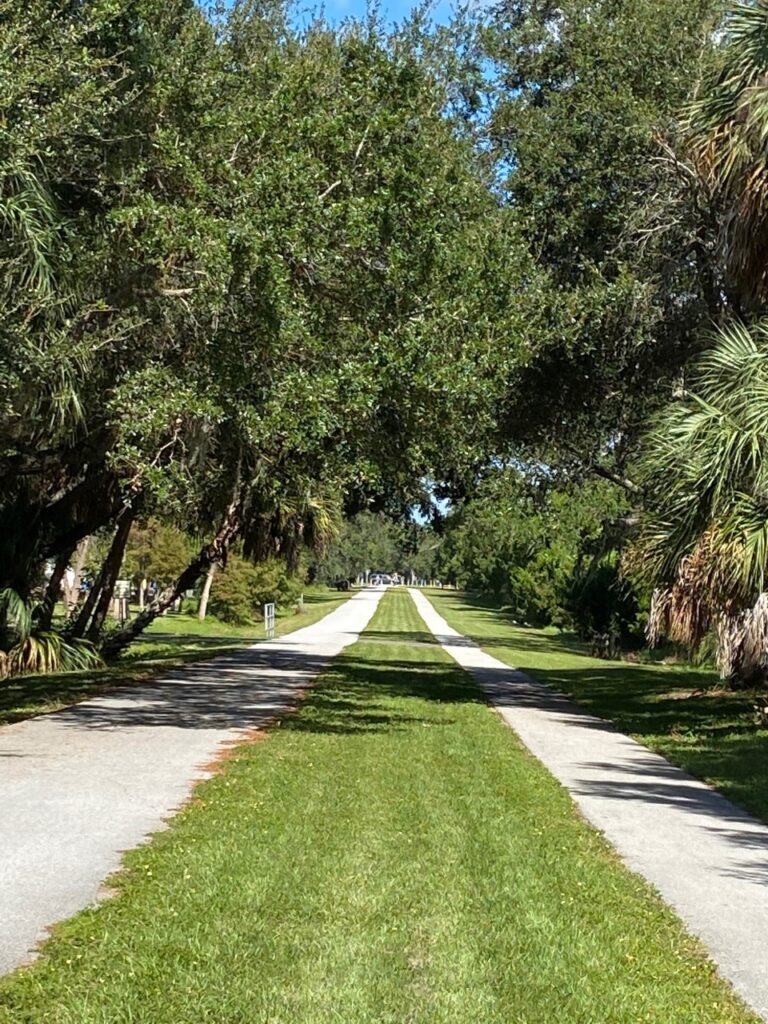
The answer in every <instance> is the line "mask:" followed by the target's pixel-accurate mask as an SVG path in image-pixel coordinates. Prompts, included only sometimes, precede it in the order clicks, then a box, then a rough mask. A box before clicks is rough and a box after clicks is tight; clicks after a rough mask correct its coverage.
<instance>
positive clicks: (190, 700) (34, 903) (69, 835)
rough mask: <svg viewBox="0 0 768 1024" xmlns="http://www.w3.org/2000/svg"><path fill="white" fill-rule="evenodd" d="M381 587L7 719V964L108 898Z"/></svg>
mask: <svg viewBox="0 0 768 1024" xmlns="http://www.w3.org/2000/svg"><path fill="white" fill-rule="evenodd" d="M382 593H383V589H382V590H365V591H361V592H360V593H359V594H356V595H355V597H353V598H351V600H349V601H347V602H345V604H343V605H341V606H340V607H339V608H337V609H336V610H335V611H333V612H331V613H330V614H329V615H327V616H326V617H325V618H324V619H321V620H320V622H317V623H315V624H314V625H312V626H306V627H305V628H303V629H299V630H297V631H296V632H294V633H291V634H289V635H287V636H284V637H282V638H280V639H279V640H271V641H266V642H264V643H260V644H256V645H255V646H254V647H252V648H250V649H248V650H244V651H242V652H240V651H238V652H236V653H235V654H233V655H227V656H224V657H220V658H216V659H215V660H214V661H209V662H206V663H197V664H194V665H189V666H186V667H185V668H181V669H177V670H175V671H174V672H172V673H169V674H168V675H166V676H163V677H162V678H160V679H158V680H155V681H153V682H152V683H151V684H146V685H139V686H129V687H125V688H123V689H121V690H120V691H119V692H115V693H113V694H112V695H107V696H103V697H97V698H95V699H93V700H88V701H85V702H83V703H81V704H75V705H73V706H72V707H70V708H67V709H65V710H63V711H59V712H56V713H54V714H50V715H44V716H41V717H38V718H33V719H30V720H28V721H26V722H20V723H18V724H17V725H10V726H7V727H6V728H4V729H0V973H3V972H6V971H9V970H11V969H12V968H13V967H16V966H18V965H19V964H20V963H22V962H24V961H26V960H28V959H29V954H30V951H31V950H32V949H33V948H34V946H35V945H36V943H37V942H39V941H40V939H42V938H44V937H45V933H46V928H47V927H48V926H50V925H51V924H53V923H55V922H56V921H61V920H63V919H64V918H67V917H70V916H71V915H72V914H74V913H76V912H77V911H78V910H81V909H82V908H83V907H85V906H88V905H89V904H90V903H92V902H93V901H94V900H95V899H97V898H98V896H99V895H100V891H101V886H102V883H103V881H104V879H105V878H107V877H108V876H109V875H110V874H111V873H112V872H114V871H115V870H116V869H117V868H119V866H120V860H121V853H122V851H124V850H127V849H130V848H131V847H134V846H136V845H138V844H139V843H140V842H142V840H143V839H144V838H145V837H146V836H147V835H148V834H149V833H151V832H153V831H155V830H157V829H158V828H160V827H161V826H162V825H163V823H164V821H165V820H166V819H167V817H168V816H169V815H170V814H172V813H173V811H174V810H176V809H177V808H178V807H179V805H180V804H181V803H183V801H184V800H185V799H186V798H187V797H188V796H189V794H190V792H191V790H192V787H193V786H194V784H195V782H197V781H199V780H200V779H202V778H205V777H206V776H207V775H209V774H210V770H206V769H205V768H204V767H203V766H204V765H206V764H207V763H208V762H210V761H211V760H212V759H214V758H215V757H216V755H217V753H219V752H220V751H221V749H222V745H223V744H227V743H232V742H236V741H237V740H238V739H242V738H243V737H244V735H246V733H245V731H246V730H252V729H255V728H259V727H262V726H264V725H266V724H268V723H269V721H270V720H271V719H272V718H273V717H274V716H275V715H276V714H277V713H279V712H281V711H284V710H285V709H286V708H288V707H290V706H291V705H292V704H293V703H294V702H295V701H296V699H297V697H298V695H299V694H300V693H301V691H302V690H303V689H304V688H305V687H306V686H307V684H308V683H309V682H310V681H311V680H312V679H313V678H314V677H315V676H316V675H317V673H318V672H319V671H320V670H321V669H322V668H324V667H325V666H326V665H327V664H328V662H329V661H330V660H331V659H332V658H333V657H335V656H336V655H337V654H338V653H339V652H340V651H341V650H343V648H344V647H346V646H347V645H348V644H351V643H353V642H354V641H355V640H357V638H358V635H359V633H360V632H361V630H363V629H364V628H365V627H366V625H367V624H368V622H369V620H370V618H371V616H372V615H373V613H374V611H375V609H376V605H377V604H378V602H379V599H380V598H381V595H382Z"/></svg>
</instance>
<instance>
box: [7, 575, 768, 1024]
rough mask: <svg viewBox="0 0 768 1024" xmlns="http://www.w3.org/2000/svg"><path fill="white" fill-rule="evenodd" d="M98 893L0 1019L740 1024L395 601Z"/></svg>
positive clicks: (217, 1023)
mask: <svg viewBox="0 0 768 1024" xmlns="http://www.w3.org/2000/svg"><path fill="white" fill-rule="evenodd" d="M113 884H114V888H115V889H116V896H115V898H114V899H112V900H110V901H109V902H107V903H105V904H103V905H101V906H100V907H98V908H96V909H93V910H89V911H86V912H84V913H82V914H80V915H78V916H77V917H75V918H74V919H72V920H71V921H69V922H67V923H66V924H64V925H62V926H60V927H58V928H56V929H55V930H54V935H53V938H52V939H51V941H50V942H49V943H47V945H46V946H45V948H44V952H43V956H42V957H41V959H40V960H38V961H37V962H36V963H35V964H34V965H33V966H32V967H31V968H28V969H26V970H22V971H19V972H16V973H15V974H14V975H12V976H11V977H9V978H7V979H5V980H4V981H2V982H0V1024H11V1022H13V1024H46V1022H47V1024H97V1022H98V1024H103V1022H106V1021H109V1022H110V1024H122V1022H126V1024H127V1022H128V1021H131V1022H134V1024H245V1022H251V1021H263V1022H269V1024H331V1022H332V1021H344V1022H345V1024H402V1022H404V1021H414V1022H415V1021H418V1022H419V1024H476V1022H482V1024H509V1022H511V1021H515V1022H519V1024H522V1022H525V1024H551V1022H552V1021H558V1022H559V1024H637V1022H638V1021H651V1020H652V1021H654V1022H656V1024H679V1022H681V1021H685V1022H686V1024H726V1022H728V1024H757V1018H756V1017H754V1016H753V1015H752V1014H751V1013H749V1012H748V1011H747V1010H746V1009H744V1007H743V1006H742V1005H741V1004H740V1003H739V1002H738V1001H737V1000H736V999H735V997H734V996H733V995H732V993H731V991H730V989H729V988H728V986H727V985H725V983H723V982H722V981H721V980H720V979H719V978H718V977H717V976H716V975H715V974H714V972H713V969H712V966H711V964H710V963H709V962H708V961H707V960H706V959H705V957H704V956H703V955H702V951H701V949H700V947H699V946H698V944H697V943H696V942H695V941H694V940H692V939H691V938H690V937H689V936H688V935H687V934H686V933H685V932H684V930H683V929H682V927H681V925H680V923H679V922H678V920H677V919H676V918H675V916H674V915H673V914H672V913H671V912H670V911H669V910H668V909H667V908H666V907H665V906H664V905H663V904H662V903H661V902H660V901H659V899H658V898H657V897H656V896H655V895H654V894H653V893H652V892H651V891H650V889H649V887H648V886H646V885H645V883H643V882H642V881H641V880H640V879H639V878H637V877H636V876H634V875H632V874H630V873H629V872H627V871H626V870H625V869H624V868H623V867H622V865H621V864H620V863H619V862H618V860H617V858H616V857H615V856H614V854H613V853H612V852H611V850H610V849H609V848H608V846H607V845H606V844H605V842H604V841H603V840H602V838H601V837H600V836H599V835H598V834H597V833H595V832H594V831H593V830H592V829H590V828H589V827H588V826H587V825H586V824H585V823H584V822H583V820H582V819H581V818H580V817H579V815H578V814H577V813H576V811H575V809H574V806H573V804H572V802H571V800H570V798H569V797H568V795H567V794H566V793H565V791H564V790H563V789H562V788H561V787H560V786H559V785H558V784H557V783H556V782H555V781H554V780H553V779H552V777H551V776H550V775H549V774H548V773H547V772H546V771H545V769H544V768H543V767H542V766H541V765H540V764H539V763H538V762H537V761H535V760H534V759H533V758H532V757H530V756H529V755H528V754H527V753H526V752H525V751H524V750H523V749H522V748H521V746H520V744H519V743H518V742H517V740H516V738H515V736H514V734H513V733H512V732H511V731H510V730H508V729H506V728H505V727H504V726H503V725H502V724H501V723H500V721H499V720H498V718H497V717H496V716H495V715H494V714H493V713H492V712H491V711H490V710H489V709H488V707H487V706H486V705H485V703H484V702H483V700H482V699H481V696H480V693H479V691H478V690H477V689H476V687H475V686H474V684H473V683H472V682H471V680H470V679H469V677H468V676H467V675H466V674H465V673H463V672H462V671H461V670H460V669H458V667H457V666H456V665H455V664H454V663H453V662H452V661H451V660H450V659H449V658H448V656H447V655H445V654H444V652H443V651H442V650H440V648H439V647H437V646H436V645H435V644H434V643H431V642H429V639H428V635H427V633H426V630H425V627H424V625H423V623H422V622H421V620H420V619H419V617H418V615H417V613H416V610H415V608H414V606H413V603H412V602H411V601H410V599H409V598H408V595H407V594H405V593H390V594H387V595H386V596H385V598H384V599H383V601H382V604H381V605H380V608H379V610H378V611H377V614H376V616H375V617H374V619H373V620H372V622H371V625H370V628H369V631H367V632H366V633H365V634H364V635H363V637H362V638H361V641H360V642H359V643H358V644H356V645H355V646H353V647H352V648H349V649H348V650H347V651H346V652H345V654H344V655H342V656H341V657H340V658H338V659H337V661H336V662H334V665H333V667H332V670H331V671H329V672H327V673H326V674H325V675H324V676H323V677H322V678H321V680H320V681H319V682H318V684H317V685H316V686H315V687H313V688H312V690H311V691H310V693H309V695H308V697H307V699H306V701H305V702H304V704H303V705H302V706H301V708H300V710H299V712H298V713H297V714H294V715H289V716H287V717H286V719H285V720H284V721H283V724H282V727H281V728H278V729H275V730H273V731H272V733H271V734H270V735H269V737H268V738H267V739H266V740H265V741H263V742H259V743H255V744H250V745H242V746H240V747H238V748H237V749H236V750H235V751H234V754H233V757H232V758H231V760H229V761H227V762H226V763H225V765H224V766H223V768H222V771H221V772H220V774H219V775H217V776H216V777H215V778H213V779H211V780H210V781H208V782H206V783H204V784H202V785H201V786H199V787H198V788H197V790H196V794H195V798H194V800H193V801H192V802H191V803H190V804H189V805H188V806H187V807H186V808H185V809H184V810H183V811H182V812H181V813H180V814H179V816H178V817H177V818H176V819H175V820H174V822H173V823H172V825H171V827H170V828H169V829H167V830H166V831H164V832H162V833H159V834H158V835H157V836H156V837H155V838H154V840H153V841H152V842H151V843H150V844H148V845H147V846H145V847H142V848H140V849H137V850H135V851H133V852H132V853H130V854H129V855H128V856H127V858H126V867H125V870H124V871H123V872H122V873H121V874H120V875H119V876H118V877H117V878H116V879H115V880H114V883H113Z"/></svg>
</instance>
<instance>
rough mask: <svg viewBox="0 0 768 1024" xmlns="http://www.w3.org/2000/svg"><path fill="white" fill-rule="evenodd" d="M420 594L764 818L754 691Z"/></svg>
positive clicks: (766, 764) (761, 737)
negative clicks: (599, 651) (595, 650)
mask: <svg viewBox="0 0 768 1024" xmlns="http://www.w3.org/2000/svg"><path fill="white" fill-rule="evenodd" d="M428 596H429V598H430V600H431V601H432V602H433V603H434V605H435V607H436V608H437V610H438V611H439V612H440V614H441V615H442V616H443V617H444V618H445V619H446V620H447V622H448V623H449V624H450V625H451V626H453V627H454V629H457V630H459V632H461V633H464V634H466V635H467V636H470V637H472V639H474V640H475V641H476V642H477V643H479V644H480V645H481V646H482V647H483V648H484V649H485V650H486V651H488V653H489V654H492V655H493V656H494V657H496V658H498V659H499V660H500V661H503V662H505V663H506V664H508V665H514V666H515V667H516V668H520V669H523V670H524V671H526V672H528V673H530V674H531V675H534V676H536V678H537V679H539V680H541V682H543V683H546V684H547V685H549V686H551V687H553V688H554V689H556V690H558V691H560V692H561V693H566V694H568V695H569V696H571V697H573V698H574V699H575V700H577V701H578V702H579V703H580V704H582V705H583V706H584V707H586V708H589V710H590V711H592V712H594V713H595V714H597V715H600V716H601V717H603V718H607V719H610V720H611V721H613V722H615V723H616V725H617V726H618V727H619V728H620V729H621V730H622V731H623V732H626V733H629V734H630V735H632V736H634V737H635V738H636V739H638V740H640V742H641V743H644V744H645V745H646V746H648V747H650V748H651V749H652V750H655V751H658V753H660V754H663V756H664V757H666V758H668V759H669V760H670V761H672V762H673V763H674V764H677V765H679V766H680V767H681V768H684V769H685V770H686V771H688V772H690V773H691V774H692V775H696V776H698V777H699V778H701V779H704V780H705V781H706V782H708V783H710V784H711V785H712V786H715V787H716V788H717V789H719V790H720V791H721V792H722V793H724V794H725V795H726V796H727V797H729V799H731V800H733V801H734V802H735V803H737V804H739V805H740V806H742V807H744V808H746V809H747V810H748V811H751V812H752V813H753V814H755V815H757V816H758V817H760V818H762V819H763V820H764V821H768V730H766V729H765V728H761V727H760V726H759V725H758V724H757V722H756V719H755V712H754V707H753V705H754V701H755V698H754V695H753V694H751V693H733V692H730V691H728V690H725V689H723V687H722V686H721V685H720V683H719V681H718V679H717V677H716V675H715V674H714V673H713V672H707V671H702V670H698V669H694V668H688V667H685V666H680V665H659V664H632V663H630V662H622V661H602V660H600V659H597V658H590V657H588V656H587V655H586V654H585V652H584V647H583V645H582V644H581V643H580V642H579V641H578V640H577V639H576V638H575V637H573V636H571V635H568V634H559V633H557V632H556V631H555V630H542V629H531V628H525V627H522V626H517V625H515V624H514V623H513V622H511V621H510V619H509V617H508V616H506V615H504V614H503V613H501V612H500V611H498V610H495V609H492V608H488V607H487V606H486V605H484V604H483V603H482V602H480V601H477V600H474V599H473V598H471V597H469V596H467V595H466V594H461V593H457V592H456V591H446V590H443V591H440V590H433V591H429V593H428Z"/></svg>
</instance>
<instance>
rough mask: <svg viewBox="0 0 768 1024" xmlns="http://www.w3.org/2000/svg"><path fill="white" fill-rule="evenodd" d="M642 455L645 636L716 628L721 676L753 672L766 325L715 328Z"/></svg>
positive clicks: (757, 664)
mask: <svg viewBox="0 0 768 1024" xmlns="http://www.w3.org/2000/svg"><path fill="white" fill-rule="evenodd" d="M644 460H645V474H646V479H647V481H648V501H647V509H646V512H645V514H644V517H643V521H642V526H641V530H640V534H639V537H638V541H637V543H636V545H635V548H634V550H633V553H632V555H631V559H630V561H631V564H632V565H633V566H634V568H635V570H639V571H640V572H641V574H642V575H643V576H644V577H645V578H646V579H648V580H650V581H651V582H653V583H654V584H655V585H656V586H657V587H658V589H657V591H656V595H655V599H654V607H653V613H652V616H651V632H652V633H653V632H656V633H660V632H666V633H667V634H668V635H670V636H671V637H672V638H673V639H677V640H680V641H681V642H684V643H686V644H689V645H691V646H694V647H695V646H697V645H698V644H699V643H700V642H701V640H702V639H703V637H704V636H705V635H706V633H707V632H708V631H709V630H710V629H713V628H714V629H716V630H717V632H718V636H719V639H720V651H719V653H720V662H721V669H722V671H723V674H724V675H725V676H732V675H734V674H738V675H742V676H749V675H751V674H753V672H754V670H756V669H758V668H761V666H762V665H763V662H764V661H765V657H764V648H765V644H764V642H763V639H762V637H763V634H764V633H766V630H768V599H766V598H765V597H761V595H764V592H765V590H766V570H767V569H768V321H761V322H759V323H757V324H756V325H755V326H754V327H752V328H751V329H750V328H747V327H745V326H744V325H742V324H734V325H731V326H730V327H728V328H725V329H723V330H721V331H719V332H718V336H717V341H716V344H715V346H714V347H713V348H712V350H711V351H709V352H708V353H707V354H706V355H705V356H704V357H703V358H702V360H701V361H700V363H699V365H698V367H697V369H696V371H695V373H694V379H693V388H692V391H691V392H690V393H688V394H686V395H685V397H684V398H683V399H681V400H680V401H678V402H675V403H674V404H673V405H671V406H670V407H668V408H667V409H666V410H664V411H663V412H662V414H661V415H660V417H659V418H658V420H657V422H656V424H655V426H654V428H653V430H652V431H651V433H650V434H649V436H648V438H647V440H646V446H645V454H644ZM764 604H765V605H766V608H763V605H764Z"/></svg>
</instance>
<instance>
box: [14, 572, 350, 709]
mask: <svg viewBox="0 0 768 1024" xmlns="http://www.w3.org/2000/svg"><path fill="white" fill-rule="evenodd" d="M348 596H349V595H347V594H339V593H337V592H336V591H332V590H328V589H326V588H324V587H316V588H312V589H311V590H308V591H307V593H306V594H305V595H304V609H303V611H301V612H298V613H295V612H293V611H292V610H291V609H285V610H282V611H280V612H279V613H278V616H277V621H276V631H277V634H278V636H279V635H281V634H283V633H287V632H290V631H291V630H294V629H301V628H302V627H303V626H309V625H311V624H312V623H313V622H317V620H318V619H320V618H322V617H323V616H324V615H327V614H328V612H330V611H333V609H334V608H336V607H337V606H338V605H339V604H341V603H342V602H343V601H345V600H346V599H347V597H348ZM263 639H264V626H263V623H259V624H258V625H250V626H233V625H229V624H228V623H226V622H220V621H218V620H217V619H215V618H213V617H211V616H208V618H206V620H205V621H204V622H200V620H199V619H198V618H197V616H196V615H187V614H174V613H169V614H168V615H164V616H162V617H161V618H159V619H156V620H155V621H154V622H153V623H152V625H151V626H150V627H149V629H147V631H146V632H145V634H144V635H143V636H141V637H139V639H138V640H137V641H136V642H135V643H134V644H133V645H132V646H131V647H129V648H128V650H127V651H125V652H124V653H123V654H122V655H121V656H120V658H118V659H117V661H115V662H113V663H112V664H110V665H108V666H107V667H105V668H102V669H96V670H89V671H84V672H58V673H55V674H52V675H34V676H22V677H20V678H17V679H11V680H6V681H4V682H0V726H2V725H8V724H9V723H11V722H18V721H21V720H23V719H25V718H29V717H31V716H32V715H39V714H44V713H46V712H49V711H56V710H58V709H59V708H62V707H65V706H66V705H68V704H74V703H75V702H76V701H79V700H84V699H85V698H87V697H91V696H93V695H94V694H96V693H101V692H103V691H104V690H106V689H111V688H112V687H114V686H119V685H124V684H127V683H137V682H143V681H145V680H147V679H151V678H153V676H156V675H157V674H158V673H159V672H161V671H163V670H165V669H170V668H174V667H175V666H177V665H183V664H186V663H187V662H192V661H204V660H206V659H207V658H211V657H214V656H215V655H217V654H224V653H226V652H227V651H231V650H233V648H236V647H241V646H243V644H249V643H251V644H253V643H256V642H258V641H259V640H263Z"/></svg>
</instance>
